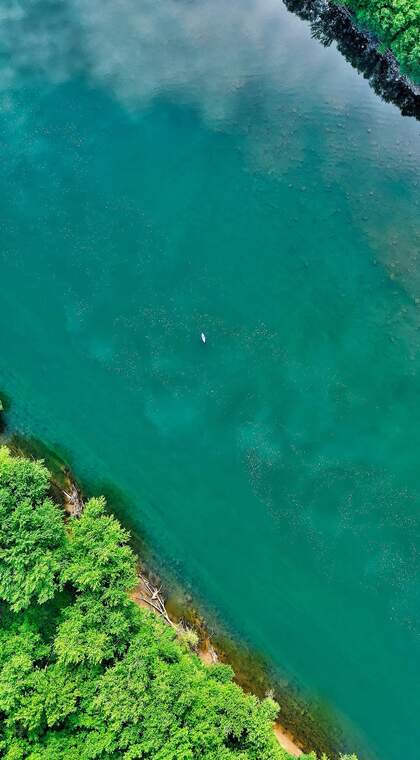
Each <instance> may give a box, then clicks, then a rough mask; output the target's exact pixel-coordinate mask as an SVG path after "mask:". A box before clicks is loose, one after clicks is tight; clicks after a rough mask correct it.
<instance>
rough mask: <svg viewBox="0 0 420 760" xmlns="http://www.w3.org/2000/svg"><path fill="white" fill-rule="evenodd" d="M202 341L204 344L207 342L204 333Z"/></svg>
mask: <svg viewBox="0 0 420 760" xmlns="http://www.w3.org/2000/svg"><path fill="white" fill-rule="evenodd" d="M201 340H202V342H203V343H205V342H206V336H205V335H204V333H201Z"/></svg>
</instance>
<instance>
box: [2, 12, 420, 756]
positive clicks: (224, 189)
mask: <svg viewBox="0 0 420 760" xmlns="http://www.w3.org/2000/svg"><path fill="white" fill-rule="evenodd" d="M0 47H1V51H2V54H1V58H0V61H1V75H0V87H1V89H0V103H1V107H2V108H1V144H2V160H1V163H0V198H1V201H0V204H1V217H0V219H1V225H0V266H1V269H0V272H1V274H0V277H1V280H0V282H1V298H2V309H1V314H2V320H1V325H0V356H1V363H0V387H1V388H2V389H3V390H4V391H7V393H8V394H10V395H11V396H12V398H13V402H14V403H13V407H12V410H11V414H10V424H11V426H12V427H18V428H19V429H20V430H22V431H23V432H25V433H28V434H31V435H35V436H38V437H40V438H42V439H43V440H44V441H45V442H47V443H49V444H53V445H59V446H60V447H61V448H63V447H64V448H65V449H66V453H67V457H68V459H69V461H70V462H71V463H72V465H73V466H74V468H75V471H76V472H77V473H78V474H79V476H80V477H81V478H82V479H83V478H87V479H92V478H94V479H95V480H96V481H98V482H103V483H107V484H110V485H113V486H115V487H117V488H118V489H120V491H121V492H122V494H123V495H124V496H125V498H126V500H127V504H128V505H130V506H127V511H128V512H129V515H127V516H128V517H129V518H130V520H131V521H133V522H134V524H135V525H138V526H139V527H140V526H141V528H142V529H144V531H145V533H146V535H147V537H148V540H149V541H150V543H151V545H152V546H153V547H154V549H155V551H156V552H158V553H159V554H160V556H161V559H162V562H163V563H164V564H166V566H167V567H169V568H171V569H172V570H173V569H175V570H176V571H177V572H178V573H179V575H180V577H181V578H182V579H183V581H184V582H185V583H186V584H189V586H190V588H191V590H192V592H193V594H194V595H196V596H198V597H199V598H201V599H202V600H203V602H204V604H205V605H206V606H207V607H209V608H211V609H213V610H214V611H215V612H216V613H217V614H218V615H219V616H220V617H221V618H222V619H223V620H225V621H226V622H227V623H228V625H229V626H230V627H231V629H232V630H233V631H234V632H235V633H236V634H237V635H238V636H240V637H241V638H242V639H243V640H244V641H246V642H247V643H249V644H250V645H251V646H252V647H254V648H255V649H258V650H259V651H261V652H263V653H264V654H265V655H266V656H267V657H269V658H271V659H272V661H273V662H274V664H275V665H276V667H277V668H278V669H279V671H280V672H281V673H282V674H287V675H288V676H289V677H290V678H292V679H294V680H295V681H296V682H297V683H299V684H300V686H301V687H302V688H303V689H304V690H307V691H308V692H310V693H311V694H314V695H316V696H317V697H319V698H321V699H322V700H323V701H325V702H326V703H327V704H328V705H330V706H331V707H332V708H333V709H334V710H335V711H336V712H337V713H338V714H339V715H340V716H341V718H342V721H343V723H344V724H345V725H346V730H347V731H348V733H349V735H350V736H351V737H352V741H353V740H354V743H355V745H357V746H359V744H360V745H361V746H362V747H363V749H364V754H363V757H366V758H367V757H375V758H380V760H401V758H402V757H412V758H414V757H415V756H416V753H418V752H420V750H419V745H420V721H419V717H418V716H419V714H420V693H419V688H418V684H419V676H420V664H419V663H420V660H419V656H420V592H419V497H420V468H419V452H420V403H419V399H420V375H419V371H420V353H419V349H420V332H419V330H420V300H419V299H420V259H419V256H420V216H419V205H420V204H419V201H420V195H419V182H420V172H419V167H420V152H419V131H420V129H419V123H418V122H416V121H415V120H413V119H408V118H403V117H401V115H400V113H399V112H398V110H397V109H396V108H395V107H394V106H392V105H389V104H385V103H383V102H382V101H381V100H380V99H379V98H378V97H377V96H376V95H375V94H374V93H373V91H372V90H371V89H370V88H369V85H368V83H367V82H366V81H365V80H364V79H363V78H362V77H361V76H359V75H358V74H357V72H356V71H355V70H353V69H352V68H351V67H350V66H349V64H348V63H347V62H346V61H345V60H344V59H343V58H342V57H341V56H340V54H339V53H338V52H337V50H336V49H335V47H334V45H332V46H331V47H330V48H324V47H322V46H321V45H320V43H319V42H317V41H316V40H313V39H312V38H311V36H310V29H309V27H308V26H307V24H306V23H305V22H303V21H301V20H300V19H298V18H297V17H295V16H293V15H291V14H290V13H288V12H287V11H286V9H285V8H284V6H283V5H282V4H281V2H280V0H234V2H232V3H230V4H226V3H223V2H221V0H212V2H210V0H190V1H189V2H187V0H177V1H175V0H154V1H153V2H152V1H151V0H142V2H138V0H113V2H109V1H106V2H104V0H102V2H99V0H90V2H87V0H66V1H65V2H64V3H62V4H59V3H57V4H56V3H55V1H54V0H50V2H46V1H45V2H32V3H30V2H29V0H28V2H22V3H20V4H15V5H6V4H4V5H3V12H2V24H1V31H0ZM201 331H204V332H205V333H206V335H207V342H206V344H205V345H203V344H202V343H201V341H200V333H201ZM268 600H269V603H268Z"/></svg>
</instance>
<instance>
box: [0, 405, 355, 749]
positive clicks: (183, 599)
mask: <svg viewBox="0 0 420 760" xmlns="http://www.w3.org/2000/svg"><path fill="white" fill-rule="evenodd" d="M0 416H2V417H3V422H4V415H0ZM5 440H6V441H7V444H8V446H9V447H10V448H11V450H12V452H13V454H14V455H17V456H28V457H30V458H31V459H36V460H38V459H42V460H44V461H45V463H46V465H47V467H48V469H49V471H50V472H51V476H52V477H51V491H52V495H53V497H54V499H55V500H56V501H59V502H60V503H62V504H63V505H64V506H65V508H66V510H67V511H68V513H69V514H71V515H72V516H80V514H81V512H82V505H83V502H84V500H85V499H87V498H88V497H89V492H87V493H85V491H84V488H83V484H80V483H78V481H77V479H76V478H75V476H74V474H73V473H72V472H71V470H70V468H69V466H68V465H67V463H66V462H65V461H64V460H63V459H62V457H61V456H60V455H59V454H58V453H57V452H56V451H53V450H51V449H50V448H48V447H46V446H45V445H44V444H43V443H42V442H40V441H38V440H35V439H28V438H25V437H23V436H20V435H18V434H9V435H8V436H7V437H6V439H5ZM0 442H1V441H0ZM109 503H110V507H111V508H112V506H113V505H112V502H109ZM141 543H143V542H141ZM138 546H139V541H138V540H136V538H135V536H134V547H135V551H136V554H137V556H139V554H140V555H141V554H142V552H141V551H140V552H139V549H138ZM160 571H161V568H156V566H154V567H153V569H152V568H151V567H147V566H145V565H144V564H143V563H142V565H141V576H142V577H143V581H141V576H140V580H139V584H138V586H137V587H136V589H135V590H134V592H133V595H132V598H133V599H134V601H136V603H137V604H139V605H140V606H144V605H146V606H148V607H149V608H152V609H154V611H155V612H157V613H158V614H160V616H161V617H163V618H164V619H165V622H166V623H167V624H169V625H171V626H172V627H174V628H177V629H178V627H179V626H181V627H186V629H187V630H189V631H192V632H193V634H194V635H196V636H197V645H196V646H194V649H195V650H196V652H197V654H198V655H199V656H200V658H201V659H202V661H203V662H206V663H207V664H208V663H210V662H220V663H223V664H227V665H231V666H232V667H233V669H234V671H235V681H236V682H237V683H238V684H239V685H240V686H241V687H242V688H243V689H244V691H245V692H246V693H251V694H255V695H256V696H257V697H259V698H261V699H263V698H264V697H265V696H267V694H270V695H272V696H274V698H275V699H276V701H278V702H279V703H280V704H281V720H280V722H279V721H276V723H275V725H274V733H275V736H276V739H277V740H278V742H279V744H280V745H281V746H282V747H283V748H284V749H285V750H286V751H287V752H289V753H290V754H291V755H292V756H293V757H300V756H302V754H303V753H304V752H309V751H312V750H315V751H316V752H318V753H320V754H321V753H325V754H326V755H328V756H329V757H330V758H332V759H333V758H338V756H339V751H340V749H342V748H343V742H344V739H343V737H342V735H341V734H340V733H339V732H338V730H337V728H336V727H335V726H334V725H333V724H332V723H330V722H328V721H327V720H326V719H325V720H324V719H323V718H322V717H321V716H320V714H319V713H318V711H317V708H316V707H315V706H314V705H312V706H311V705H309V704H308V703H305V702H304V700H303V699H302V698H301V697H300V696H299V695H298V693H297V692H296V690H295V689H293V688H292V687H291V685H290V684H288V683H286V684H281V683H280V681H279V680H278V679H277V678H276V677H275V676H274V675H273V673H272V672H271V670H270V667H269V665H268V663H266V662H265V661H263V660H262V659H261V658H260V657H258V656H257V655H256V653H255V652H250V651H249V650H247V649H246V648H245V647H244V646H243V645H241V644H239V643H238V642H237V641H236V640H234V639H233V638H232V637H231V635H230V634H229V633H228V632H226V631H224V630H223V626H222V624H221V623H220V622H219V623H216V624H214V623H213V624H212V625H211V626H210V625H209V618H206V617H205V613H204V616H203V614H202V613H201V612H199V611H198V609H199V608H200V606H201V605H200V604H199V602H198V601H196V600H193V599H192V598H191V597H190V596H188V595H186V594H185V593H184V591H183V589H182V587H181V586H180V585H179V583H178V582H177V581H175V580H174V579H169V577H168V576H166V579H165V580H166V582H167V584H168V585H167V590H166V592H165V593H164V596H165V602H164V606H163V608H162V606H161V605H160V606H159V605H156V603H155V602H156V600H153V599H152V598H150V597H151V596H153V594H154V592H155V591H156V590H157V589H158V588H161V582H160ZM156 572H159V575H157V574H156ZM163 575H165V574H164V572H163ZM144 579H148V582H149V583H150V585H151V587H152V589H153V590H152V593H151V594H150V593H148V592H147V588H146V587H145V584H144ZM145 596H146V597H147V596H149V599H146V601H144V597H145ZM142 597H143V599H142ZM163 598H164V597H163V596H162V597H161V599H163ZM150 602H153V603H152V604H151V603H150Z"/></svg>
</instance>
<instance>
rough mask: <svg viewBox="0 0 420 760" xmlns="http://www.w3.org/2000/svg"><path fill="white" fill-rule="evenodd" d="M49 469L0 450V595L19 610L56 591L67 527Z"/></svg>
mask: <svg viewBox="0 0 420 760" xmlns="http://www.w3.org/2000/svg"><path fill="white" fill-rule="evenodd" d="M48 489H49V474H48V471H47V470H46V469H45V467H43V465H42V464H41V463H39V462H31V461H29V460H27V459H23V458H20V457H19V458H13V457H11V456H10V453H9V451H8V449H7V448H5V447H2V448H1V449H0V599H3V600H5V601H7V602H9V604H10V605H11V607H12V609H14V610H16V611H18V610H21V609H24V608H26V607H28V605H29V604H30V603H31V602H32V601H36V602H37V603H38V604H43V603H44V602H46V601H47V600H48V599H51V598H52V597H53V596H54V593H55V591H56V589H57V586H58V579H59V573H60V569H61V564H62V559H63V548H64V541H65V531H64V525H63V520H62V515H61V512H60V509H59V508H58V507H57V506H56V505H55V504H53V502H52V501H51V500H50V499H49V498H48V497H47V494H48Z"/></svg>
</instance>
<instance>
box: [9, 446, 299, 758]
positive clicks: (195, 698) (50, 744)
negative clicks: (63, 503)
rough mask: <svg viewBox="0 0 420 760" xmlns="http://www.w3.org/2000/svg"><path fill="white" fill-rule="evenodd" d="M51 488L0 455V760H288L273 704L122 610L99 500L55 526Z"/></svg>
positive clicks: (110, 537) (30, 465) (123, 564)
mask: <svg viewBox="0 0 420 760" xmlns="http://www.w3.org/2000/svg"><path fill="white" fill-rule="evenodd" d="M48 489H49V478H48V472H47V471H46V469H45V468H44V467H43V466H42V465H41V464H39V463H36V462H31V461H28V460H25V459H21V458H12V457H11V456H10V455H9V453H8V451H7V449H4V448H3V449H1V450H0V598H1V600H2V602H0V607H1V610H0V611H1V626H0V755H1V756H2V757H4V758H6V760H23V758H30V760H58V758H63V759H64V760H88V759H89V760H90V759H91V758H99V759H101V760H111V759H112V760H114V759H115V760H116V759H117V758H125V759H126V760H134V759H135V758H153V759H154V760H192V759H193V758H201V759H202V760H230V758H234V757H240V758H242V760H276V759H277V760H284V759H285V758H287V757H288V755H287V753H286V752H284V750H282V749H281V748H280V747H279V746H278V745H277V743H276V741H275V739H274V736H273V732H272V730H271V723H272V721H273V720H274V717H275V715H276V713H277V706H276V704H275V703H274V702H273V701H272V700H270V699H267V700H264V701H262V702H261V701H259V700H258V699H256V698H255V697H253V696H249V695H245V694H244V692H243V691H242V690H241V689H240V688H239V687H238V686H237V685H236V684H234V683H233V681H232V676H233V673H232V671H231V669H230V668H229V667H227V666H224V665H214V666H210V667H208V666H205V665H204V664H203V663H202V662H201V661H200V660H199V658H198V657H197V656H196V655H194V654H193V653H191V652H190V651H189V649H188V648H187V647H186V646H185V645H184V644H182V643H180V642H179V641H178V640H177V638H176V636H175V634H174V632H173V631H172V630H171V629H170V628H169V627H168V626H165V625H164V623H163V622H162V621H161V620H160V619H158V618H157V617H156V616H155V615H153V614H151V613H149V612H147V611H145V610H143V609H140V608H138V607H137V606H136V605H134V603H133V602H131V601H130V599H129V596H128V593H127V592H128V591H129V590H130V588H132V587H133V585H134V583H135V580H136V575H135V561H134V556H133V554H132V552H131V550H130V548H129V546H128V543H127V542H128V535H127V533H126V532H125V531H124V530H123V529H122V527H121V526H120V524H119V523H118V521H117V520H116V519H115V518H113V517H112V516H110V515H108V514H107V513H106V511H105V504H104V501H103V500H102V499H93V500H91V501H90V502H89V503H88V504H87V505H86V508H85V510H84V512H83V515H82V516H81V517H80V518H79V519H78V518H72V519H70V518H69V519H68V521H67V524H65V520H64V514H63V512H62V510H61V509H60V507H59V506H57V505H56V504H54V503H53V502H52V501H51V499H50V498H49V497H48Z"/></svg>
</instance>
